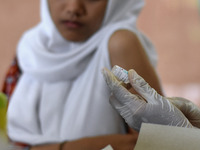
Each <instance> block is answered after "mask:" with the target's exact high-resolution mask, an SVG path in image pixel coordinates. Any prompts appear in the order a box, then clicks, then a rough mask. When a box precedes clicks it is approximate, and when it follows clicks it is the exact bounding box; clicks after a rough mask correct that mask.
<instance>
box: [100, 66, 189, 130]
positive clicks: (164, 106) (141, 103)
mask: <svg viewBox="0 0 200 150" xmlns="http://www.w3.org/2000/svg"><path fill="white" fill-rule="evenodd" d="M103 75H104V78H105V80H106V83H107V84H108V86H109V88H110V90H111V92H112V93H113V95H112V96H111V97H110V103H111V105H112V106H113V107H114V109H116V110H117V111H118V112H119V114H120V115H121V116H122V117H123V118H124V119H125V120H126V122H127V123H128V125H129V126H130V127H131V128H133V129H135V130H137V131H139V130H140V127H141V124H142V123H143V122H144V123H155V124H163V125H170V126H180V127H188V128H192V127H193V126H192V124H191V123H190V122H189V121H188V119H187V118H186V117H185V116H184V114H183V113H182V112H181V111H180V110H179V109H178V108H177V107H176V106H174V105H173V104H172V103H171V102H170V100H169V99H168V98H166V97H163V96H161V95H160V94H158V93H157V92H156V91H155V90H154V89H153V88H151V87H150V85H149V84H148V83H147V82H146V81H145V80H144V79H143V78H142V77H140V76H139V75H138V74H137V73H136V72H135V71H134V70H129V71H128V76H129V81H130V84H131V86H132V87H133V88H134V90H135V91H136V92H137V93H138V94H139V95H136V94H132V93H130V92H129V91H128V90H127V89H126V88H125V87H123V86H122V85H121V82H120V81H118V80H117V79H116V78H115V76H114V74H113V73H112V72H111V71H109V70H108V69H106V68H104V69H103Z"/></svg>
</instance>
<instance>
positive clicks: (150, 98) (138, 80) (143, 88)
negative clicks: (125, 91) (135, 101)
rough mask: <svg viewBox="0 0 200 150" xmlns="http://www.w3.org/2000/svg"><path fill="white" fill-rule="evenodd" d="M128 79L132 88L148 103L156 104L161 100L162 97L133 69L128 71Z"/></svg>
mask: <svg viewBox="0 0 200 150" xmlns="http://www.w3.org/2000/svg"><path fill="white" fill-rule="evenodd" d="M128 77H129V81H130V84H131V86H132V87H133V88H134V89H135V91H136V92H137V93H139V94H140V95H141V96H142V97H143V98H144V99H145V100H146V101H147V102H151V103H154V102H155V100H161V99H162V96H161V95H160V94H158V93H157V92H156V91H155V89H153V88H152V87H151V86H150V85H149V84H148V83H147V82H146V81H145V80H144V79H143V78H142V77H141V76H139V75H138V74H137V72H136V71H135V70H133V69H131V70H129V71H128Z"/></svg>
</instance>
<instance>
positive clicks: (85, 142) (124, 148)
mask: <svg viewBox="0 0 200 150" xmlns="http://www.w3.org/2000/svg"><path fill="white" fill-rule="evenodd" d="M137 137H138V134H135V135H133V134H125V135H121V134H114V135H105V136H97V137H88V138H82V139H78V140H74V141H69V142H65V143H64V145H63V146H62V148H61V147H60V144H46V145H38V146H33V147H32V148H31V149H30V150H101V149H103V148H104V147H106V146H107V145H111V146H112V148H113V149H114V150H130V149H133V148H134V146H135V144H136V141H137Z"/></svg>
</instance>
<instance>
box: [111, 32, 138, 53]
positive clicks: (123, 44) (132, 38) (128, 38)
mask: <svg viewBox="0 0 200 150" xmlns="http://www.w3.org/2000/svg"><path fill="white" fill-rule="evenodd" d="M138 42H139V40H138V37H137V35H136V34H135V33H133V32H131V31H129V30H118V31H116V32H114V33H113V35H112V36H111V37H110V40H109V50H110V51H112V50H115V51H116V50H120V48H128V47H129V46H133V45H134V44H137V43H138Z"/></svg>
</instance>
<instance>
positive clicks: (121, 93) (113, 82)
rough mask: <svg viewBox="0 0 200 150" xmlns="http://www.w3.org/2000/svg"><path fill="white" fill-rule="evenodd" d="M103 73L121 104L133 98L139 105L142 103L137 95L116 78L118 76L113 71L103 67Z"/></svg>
mask: <svg viewBox="0 0 200 150" xmlns="http://www.w3.org/2000/svg"><path fill="white" fill-rule="evenodd" d="M102 73H103V76H104V79H105V81H106V83H107V85H108V87H109V88H110V90H111V92H112V93H113V95H114V96H115V98H117V99H118V101H119V102H120V103H121V104H127V103H129V102H131V101H133V100H135V101H136V102H135V103H136V104H137V103H138V105H139V104H140V103H141V100H139V99H138V97H137V96H136V95H134V94H132V93H130V92H129V91H128V90H127V89H126V88H125V87H123V86H122V85H121V82H119V81H118V80H117V79H116V77H115V76H114V74H113V73H112V72H111V71H109V70H108V69H106V68H103V70H102ZM138 100H139V101H138ZM142 101H143V100H142Z"/></svg>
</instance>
